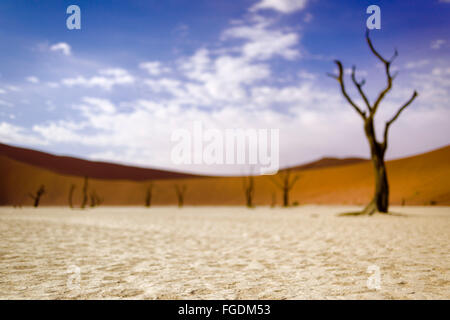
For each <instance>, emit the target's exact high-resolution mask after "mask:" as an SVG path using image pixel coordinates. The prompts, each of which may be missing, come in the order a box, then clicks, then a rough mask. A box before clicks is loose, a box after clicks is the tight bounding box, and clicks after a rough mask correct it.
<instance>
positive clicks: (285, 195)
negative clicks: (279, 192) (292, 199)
mask: <svg viewBox="0 0 450 320" xmlns="http://www.w3.org/2000/svg"><path fill="white" fill-rule="evenodd" d="M288 206H289V189H288V188H284V190H283V207H288Z"/></svg>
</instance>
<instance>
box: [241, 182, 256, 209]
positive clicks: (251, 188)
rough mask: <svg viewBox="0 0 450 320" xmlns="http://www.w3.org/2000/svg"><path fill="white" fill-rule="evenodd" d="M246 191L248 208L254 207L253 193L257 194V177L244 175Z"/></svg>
mask: <svg viewBox="0 0 450 320" xmlns="http://www.w3.org/2000/svg"><path fill="white" fill-rule="evenodd" d="M242 183H243V187H244V193H245V204H246V206H247V208H253V206H254V204H253V195H254V194H255V177H254V176H248V177H243V180H242Z"/></svg>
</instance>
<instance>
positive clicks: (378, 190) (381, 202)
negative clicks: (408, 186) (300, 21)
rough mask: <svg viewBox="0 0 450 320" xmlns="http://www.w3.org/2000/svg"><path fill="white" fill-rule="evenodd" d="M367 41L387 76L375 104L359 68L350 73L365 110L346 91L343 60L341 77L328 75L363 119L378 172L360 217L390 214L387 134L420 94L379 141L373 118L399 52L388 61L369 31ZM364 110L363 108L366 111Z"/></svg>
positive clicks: (395, 118)
mask: <svg viewBox="0 0 450 320" xmlns="http://www.w3.org/2000/svg"><path fill="white" fill-rule="evenodd" d="M366 41H367V44H368V45H369V48H370V51H371V52H372V53H373V54H374V55H375V57H377V58H378V60H380V61H381V62H382V64H383V66H384V71H385V73H386V82H387V84H386V86H385V87H384V89H383V90H382V91H381V92H380V93H379V94H378V96H377V98H376V100H375V102H373V103H372V104H371V103H370V102H369V99H368V98H367V95H366V94H365V93H364V91H363V86H364V84H365V80H364V79H363V80H361V81H358V80H357V79H356V75H355V73H356V67H355V66H353V68H352V74H351V80H352V82H353V84H354V85H355V87H356V89H357V90H358V92H359V94H360V96H361V98H362V100H363V101H364V104H365V107H366V108H367V110H363V109H362V108H361V107H360V106H358V105H357V104H356V103H355V102H354V101H353V100H352V98H351V97H350V96H349V95H348V93H347V90H346V88H345V84H344V67H343V66H342V63H341V61H339V60H335V61H334V62H335V63H336V65H337V67H338V70H339V74H338V75H333V74H329V76H331V77H332V78H334V79H336V80H337V81H338V82H339V85H340V89H341V92H342V94H343V96H344V97H345V99H346V100H347V102H348V103H349V104H350V105H351V106H352V107H353V109H354V110H355V111H356V112H357V113H358V114H359V115H360V116H361V118H362V120H363V122H364V132H365V134H366V138H367V141H368V142H369V146H370V154H371V158H372V164H373V168H374V173H375V194H374V196H373V199H372V201H371V202H370V203H369V204H368V205H367V206H366V207H365V209H364V210H363V211H362V212H359V213H357V214H368V215H372V214H374V213H375V212H380V213H387V212H388V209H389V184H388V179H387V173H386V165H385V162H384V156H385V154H386V149H387V146H388V141H387V140H388V133H389V128H390V126H391V125H392V123H393V122H394V121H395V120H397V118H398V117H399V116H400V113H401V112H402V111H403V110H405V109H406V108H407V107H408V106H409V105H410V104H411V103H412V102H413V101H414V99H415V98H416V97H417V91H414V92H413V94H412V96H411V98H409V100H408V101H406V102H405V103H404V104H403V105H402V106H400V108H399V109H398V110H397V112H396V113H395V114H394V116H393V117H392V118H391V119H390V120H389V121H387V122H386V123H385V127H384V133H383V141H382V142H379V141H378V140H377V138H376V134H375V127H374V117H375V113H376V112H377V110H378V107H379V105H380V103H381V101H382V100H383V98H384V97H385V96H386V94H387V93H388V92H389V91H390V90H391V88H392V82H393V80H394V79H395V77H396V75H397V74H394V75H392V74H391V69H390V67H391V64H392V62H393V61H394V59H395V58H396V57H397V56H398V52H397V50H395V52H394V55H393V56H392V58H391V59H389V60H387V59H385V58H383V57H382V56H381V55H380V53H378V51H377V50H376V49H375V48H374V46H373V44H372V41H371V40H370V37H369V31H368V30H367V32H366ZM366 108H364V109H366Z"/></svg>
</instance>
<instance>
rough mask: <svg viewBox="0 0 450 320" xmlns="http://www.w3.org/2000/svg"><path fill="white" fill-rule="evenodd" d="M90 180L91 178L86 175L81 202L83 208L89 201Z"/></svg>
mask: <svg viewBox="0 0 450 320" xmlns="http://www.w3.org/2000/svg"><path fill="white" fill-rule="evenodd" d="M88 180H89V178H88V177H87V176H86V177H84V185H83V201H82V202H81V209H84V208H86V205H87V202H88Z"/></svg>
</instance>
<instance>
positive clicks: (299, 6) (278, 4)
mask: <svg viewBox="0 0 450 320" xmlns="http://www.w3.org/2000/svg"><path fill="white" fill-rule="evenodd" d="M307 2H308V1H307V0H261V1H259V2H258V3H256V4H255V5H254V6H253V7H251V8H250V11H258V10H262V9H271V10H275V11H279V12H281V13H291V12H294V11H298V10H303V9H304V8H305V7H306V4H307Z"/></svg>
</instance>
